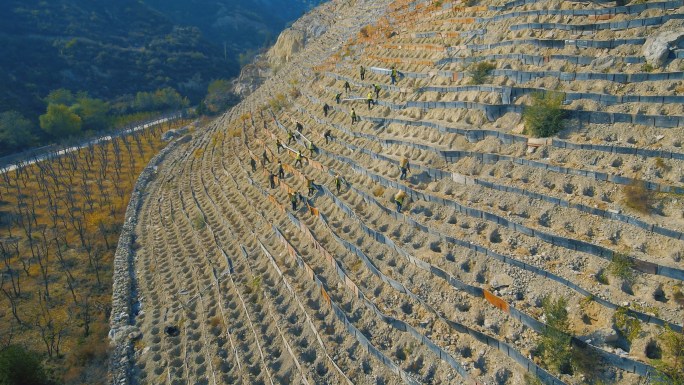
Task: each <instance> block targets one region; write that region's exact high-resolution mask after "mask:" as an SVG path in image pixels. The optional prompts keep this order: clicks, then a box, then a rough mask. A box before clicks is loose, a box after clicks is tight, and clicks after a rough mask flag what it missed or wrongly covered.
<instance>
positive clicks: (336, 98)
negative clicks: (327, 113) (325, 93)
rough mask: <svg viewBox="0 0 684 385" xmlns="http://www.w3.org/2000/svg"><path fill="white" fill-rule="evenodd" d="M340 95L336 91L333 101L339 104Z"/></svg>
mask: <svg viewBox="0 0 684 385" xmlns="http://www.w3.org/2000/svg"><path fill="white" fill-rule="evenodd" d="M341 97H342V93H341V92H338V93H336V94H335V103H337V104H340V98H341Z"/></svg>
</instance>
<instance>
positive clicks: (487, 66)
mask: <svg viewBox="0 0 684 385" xmlns="http://www.w3.org/2000/svg"><path fill="white" fill-rule="evenodd" d="M495 68H496V65H494V64H493V63H490V62H486V61H483V62H479V63H477V64H473V65H472V66H471V67H470V70H468V73H469V74H470V77H471V79H470V84H482V83H484V82H485V81H486V80H487V77H489V74H490V73H491V72H492V70H493V69H495Z"/></svg>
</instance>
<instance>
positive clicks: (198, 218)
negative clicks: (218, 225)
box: [192, 214, 207, 230]
mask: <svg viewBox="0 0 684 385" xmlns="http://www.w3.org/2000/svg"><path fill="white" fill-rule="evenodd" d="M206 225H207V224H206V222H204V217H203V216H202V214H197V215H195V218H194V219H193V220H192V227H194V228H195V230H202V229H204V226H206Z"/></svg>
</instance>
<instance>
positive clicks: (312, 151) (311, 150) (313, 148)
mask: <svg viewBox="0 0 684 385" xmlns="http://www.w3.org/2000/svg"><path fill="white" fill-rule="evenodd" d="M315 154H316V146H314V144H313V142H311V141H310V142H309V156H310V157H311V158H313V156H314V155H315Z"/></svg>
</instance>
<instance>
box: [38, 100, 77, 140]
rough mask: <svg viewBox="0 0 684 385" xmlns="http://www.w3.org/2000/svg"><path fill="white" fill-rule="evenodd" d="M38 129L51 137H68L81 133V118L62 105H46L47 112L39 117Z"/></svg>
mask: <svg viewBox="0 0 684 385" xmlns="http://www.w3.org/2000/svg"><path fill="white" fill-rule="evenodd" d="M39 120H40V128H42V129H43V131H45V132H47V133H48V134H50V135H52V136H53V137H56V138H57V137H68V136H73V135H76V134H78V133H79V132H80V131H81V125H82V121H81V117H79V116H78V115H76V114H75V113H74V112H73V111H71V110H70V109H69V107H67V106H65V105H63V104H50V105H48V108H47V112H46V113H45V114H44V115H41V116H40V118H39Z"/></svg>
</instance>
